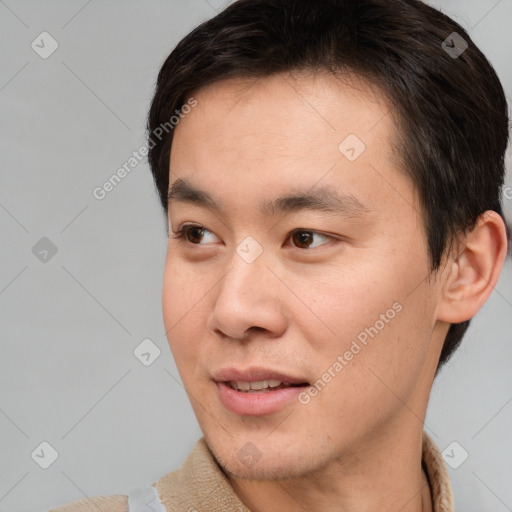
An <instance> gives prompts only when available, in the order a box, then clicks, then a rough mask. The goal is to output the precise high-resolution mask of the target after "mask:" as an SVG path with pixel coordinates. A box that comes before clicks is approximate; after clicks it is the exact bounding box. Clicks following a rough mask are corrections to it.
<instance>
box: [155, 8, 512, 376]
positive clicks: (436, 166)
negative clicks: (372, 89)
mask: <svg viewBox="0 0 512 512" xmlns="http://www.w3.org/2000/svg"><path fill="white" fill-rule="evenodd" d="M454 32H456V33H457V35H454V34H453V33H454ZM460 38H462V39H460ZM443 41H446V42H445V43H443ZM464 42H465V43H464ZM465 44H467V48H466V49H465V51H463V52H462V53H461V54H460V55H458V56H456V54H453V52H451V53H450V51H449V49H450V48H451V49H455V50H457V49H459V50H463V49H464V46H465ZM308 70H309V71H317V70H325V71H328V72H330V73H332V74H334V75H335V76H340V77H341V76H342V75H347V74H349V75H350V74H353V75H357V76H360V77H362V78H363V79H364V80H366V81H367V83H368V84H371V85H373V86H377V87H378V89H379V90H380V91H382V92H383V93H384V94H385V96H386V97H387V99H388V101H389V104H390V106H391V107H392V115H393V118H394V120H395V128H396V136H397V137H396V140H394V141H393V142H394V144H395V146H394V147H395V148H396V149H397V155H398V157H399V160H400V169H401V170H402V172H404V173H405V174H406V175H407V176H409V177H410V178H411V179H412V181H413V183H414V186H415V188H416V190H417V192H418V194H419V198H420V201H421V208H422V211H423V213H424V218H425V228H426V233H427V241H428V253H429V259H430V262H431V269H430V270H431V272H433V271H435V270H437V269H439V267H440V264H441V261H442V256H443V254H444V253H445V251H446V250H447V249H451V248H452V247H453V242H454V241H455V240H456V238H457V236H458V235H460V234H461V233H462V234H465V233H467V230H470V229H472V228H473V227H474V226H475V225H476V221H477V219H478V217H479V216H480V215H481V214H482V213H483V212H485V211H486V210H494V211H495V212H497V213H499V214H500V215H501V216H502V217H503V212H502V209H501V204H500V196H501V189H502V187H503V182H504V176H505V151H506V148H507V143H508V123H509V120H508V111H507V101H506V98H505V93H504V91H503V87H502V85H501V83H500V80H499V79H498V76H497V74H496V72H495V71H494V69H493V67H492V65H491V64H490V63H489V61H488V60H487V59H486V57H485V56H484V55H483V53H482V52H481V51H480V50H479V49H478V48H477V47H476V45H475V44H474V43H473V41H472V40H471V38H470V37H469V35H468V34H467V32H466V31H465V30H464V29H463V28H462V27H461V26H460V25H459V24H458V23H456V22H455V21H454V20H452V19H451V18H450V17H448V16H447V15H445V14H443V13H442V12H440V11H439V10H437V9H434V8H433V7H430V6H429V5H427V4H425V3H423V2H421V1H419V0H322V1H318V0H238V1H235V2H234V3H232V4H230V5H229V6H228V7H226V8H225V9H224V10H223V11H222V12H220V13H219V14H217V15H216V16H215V17H213V18H211V19H209V20H207V21H205V22H204V23H202V24H200V25H199V26H197V27H196V28H195V29H194V30H192V32H190V33H189V34H188V35H186V36H185V37H184V38H183V39H182V40H181V41H180V42H179V43H178V44H177V46H176V47H175V49H174V50H173V51H172V52H171V54H170V55H169V56H168V57H167V59H166V60H165V62H164V64H163V66H162V68H161V70H160V72H159V74H158V79H157V83H156V89H155V95H154V98H153V100H152V103H151V108H150V111H149V114H148V123H147V130H148V137H149V144H148V147H150V149H149V152H148V160H149V164H150V167H151V172H152V174H153V177H154V181H155V185H156V188H157V191H158V194H159V197H160V202H161V205H162V207H163V209H164V211H165V214H166V216H167V214H168V204H167V192H168V187H169V163H170V162H169V157H170V150H171V143H172V137H173V131H172V129H170V130H169V129H166V130H165V132H166V133H165V134H164V135H163V136H159V137H158V141H154V140H153V139H151V137H152V134H154V132H155V130H157V129H158V127H161V126H162V125H165V123H167V125H168V124H169V123H168V121H169V119H170V118H171V117H172V116H173V115H174V114H175V112H176V110H177V109H180V107H181V106H182V105H184V104H185V101H186V98H187V97H188V96H189V95H191V94H193V92H194V91H197V90H199V89H200V88H202V87H204V86H207V85H209V84H212V83H214V82H217V81H220V80H223V79H226V78H230V77H240V78H260V77H266V76H270V75H272V74H275V73H281V72H293V71H308ZM160 132H161V133H162V134H163V130H162V129H160ZM160 132H158V133H160ZM509 229H510V228H509V227H508V226H507V235H508V238H510V231H509ZM469 322H470V321H469V320H468V321H465V322H461V323H457V324H452V325H451V326H450V329H449V331H448V334H447V336H446V339H445V342H444V345H443V349H442V352H441V356H440V360H439V364H438V367H437V371H439V369H440V367H441V366H442V365H443V364H444V363H445V362H446V361H447V360H448V359H449V358H450V357H451V355H452V354H453V352H454V351H455V349H456V348H457V347H458V346H459V344H460V341H461V340H462V337H463V335H464V333H465V332H466V329H467V328H468V326H469ZM436 375H437V372H436Z"/></svg>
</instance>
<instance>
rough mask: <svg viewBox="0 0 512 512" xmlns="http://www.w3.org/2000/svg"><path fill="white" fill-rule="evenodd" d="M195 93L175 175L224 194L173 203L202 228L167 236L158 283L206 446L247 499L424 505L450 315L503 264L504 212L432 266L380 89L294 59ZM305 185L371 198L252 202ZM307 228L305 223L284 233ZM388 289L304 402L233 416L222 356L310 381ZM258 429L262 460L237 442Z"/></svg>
mask: <svg viewBox="0 0 512 512" xmlns="http://www.w3.org/2000/svg"><path fill="white" fill-rule="evenodd" d="M193 96H194V97H195V98H196V99H197V101H198V105H197V106H196V107H195V108H194V109H193V111H192V112H191V113H190V114H188V115H187V116H185V117H184V119H182V120H181V121H180V123H179V125H178V126H176V128H175V132H174V140H173V143H172V148H171V158H170V183H171V184H172V183H173V182H174V181H175V180H176V179H178V178H186V179H188V180H189V181H190V182H192V183H193V184H194V185H195V186H196V187H199V188H201V189H203V190H205V191H208V192H209V193H210V194H211V195H213V196H214V197H215V198H216V199H218V200H219V201H223V202H224V203H225V205H226V209H225V211H223V212H222V213H214V212H212V211H210V210H208V209H205V208H203V207H200V206H197V205H193V204H187V203H183V202H176V203H174V204H173V203H171V205H170V207H169V227H170V229H171V230H176V229H177V228H178V227H179V226H180V225H181V224H183V223H184V222H187V223H188V222H190V223H193V224H196V225H199V226H203V227H204V228H205V229H206V231H205V232H204V233H203V235H201V233H200V232H199V231H198V230H196V231H195V232H193V233H192V234H189V238H190V239H191V240H192V241H193V242H195V243H193V242H191V241H187V239H182V240H178V239H175V238H172V237H171V238H169V244H168V254H167V260H166V264H165V272H164V282H163V292H162V300H163V315H164V324H165V328H166V332H167V337H168V341H169V344H170V348H171V350H172V353H173V356H174V358H175V361H176V365H177V368H178V370H179V373H180V376H181V379H182V381H183V384H184V386H185V388H186V390H187V393H188V395H189V397H190V400H191V404H192V406H193V409H194V412H195V414H196V417H197V420H198V422H199V425H200V427H201V429H202V431H203V434H204V437H205V439H206V441H207V443H208V445H209V447H210V449H211V450H212V452H213V454H214V456H215V457H216V459H217V461H218V462H219V463H220V464H221V466H222V467H223V469H224V471H225V473H226V475H227V476H228V478H229V480H230V482H231V484H232V486H233V487H234V489H235V491H236V493H237V494H238V496H239V497H240V499H241V500H242V501H243V503H244V504H245V505H246V506H247V507H248V508H249V509H250V510H251V511H254V512H259V511H261V512H263V511H266V512H274V511H280V512H288V511H297V510H307V511H310V510H323V511H324V512H330V511H338V512H339V511H340V510H343V511H347V512H348V511H350V512H363V511H373V510H389V511H393V510H396V511H397V512H398V511H400V512H419V511H423V512H426V511H431V510H432V503H431V496H430V489H429V487H428V482H427V480H426V478H425V474H424V473H423V471H422V469H421V447H422V440H421V439H422V438H421V436H422V431H423V426H424V419H425V413H426V408H427V404H428V397H429V394H430V390H431V387H432V383H433V379H434V374H435V370H436V366H437V361H438V359H439V355H440V352H441V348H442V343H443V340H444V338H445V336H446V333H447V331H448V327H449V323H450V322H460V321H462V320H465V319H468V318H471V317H472V316H473V315H474V314H475V313H476V311H477V310H478V309H479V308H480V307H481V305H482V304H483V303H484V302H485V300H486V299H487V297H488V296H489V294H490V293H491V291H492V288H493V287H494V285H495V284H496V282H497V280H498V276H499V272H500V270H501V267H502V265H503V261H504V259H505V254H506V234H505V227H504V224H503V222H502V220H501V218H500V217H499V216H498V215H497V214H495V213H493V212H487V213H486V215H484V216H482V219H481V220H480V222H479V224H478V225H477V226H476V227H475V229H474V230H473V231H472V232H471V233H469V234H468V235H467V237H465V238H463V239H461V242H460V243H459V244H456V246H455V249H454V252H453V254H448V255H446V257H445V259H444V260H443V265H442V268H441V270H440V271H439V272H438V273H437V274H436V275H433V276H430V279H429V278H428V277H429V273H430V261H429V259H428V256H427V242H426V235H425V230H424V223H423V214H422V211H421V207H420V205H419V201H418V198H417V196H416V193H415V188H414V186H413V184H412V182H411V181H410V180H409V178H408V177H406V176H405V175H404V174H403V173H402V172H400V171H399V168H398V163H397V159H396V157H395V155H394V153H393V151H392V146H391V140H392V137H393V135H394V133H395V131H394V130H395V126H394V124H393V120H392V117H391V115H387V114H388V112H389V106H388V103H387V102H386V100H385V98H384V97H383V96H382V95H381V94H379V91H378V90H375V89H374V88H370V87H369V86H367V85H365V84H364V83H363V82H360V81H359V80H357V79H356V78H355V77H351V78H350V80H345V81H341V80H339V79H335V78H333V77H330V76H327V75H322V74H318V75H316V76H313V75H311V74H309V75H308V74H305V73H302V74H301V75H297V74H295V76H293V77H292V76H290V75H288V74H283V75H275V76H273V77H267V78H260V79H258V80H256V81H254V80H243V79H240V78H235V79H228V80H223V81H221V82H217V83H215V84H213V85H211V86H208V87H207V88H203V89H200V90H199V91H197V92H196V93H194V95H193ZM351 133H352V134H356V135H357V137H358V138H359V139H360V140H362V141H363V142H364V144H365V145H366V149H365V151H364V152H363V153H362V154H361V155H360V156H359V157H358V158H357V159H356V160H355V161H349V160H348V159H347V158H345V156H344V155H343V154H342V153H341V152H340V151H339V149H338V145H339V144H340V142H342V141H343V139H344V138H345V137H346V136H347V135H348V134H351ZM298 184H300V185H301V186H304V187H305V188H307V189H313V188H314V187H316V186H318V185H330V186H332V187H335V188H337V189H338V190H340V191H343V192H345V193H349V194H352V195H353V196H356V197H357V198H358V199H359V201H360V202H361V203H363V205H365V206H366V208H367V209H368V212H367V213H365V214H364V215H350V216H346V217H341V216H340V217H334V216H329V215H328V214H326V213H322V212H313V211H307V210H305V211H301V212H295V213H291V214H289V215H287V216H283V215H282V214H277V215H275V216H273V217H267V216H264V215H262V214H261V213H260V212H259V210H258V207H257V205H258V204H259V202H260V201H262V200H263V199H271V198H275V197H277V196H280V195H282V194H285V193H287V192H290V191H292V190H293V189H294V187H296V186H297V185H298ZM297 228H301V229H303V230H305V231H308V232H311V231H313V232H314V233H313V234H312V235H311V236H312V238H311V239H310V240H309V241H307V242H306V243H304V242H303V241H302V242H301V239H300V238H299V239H297V237H291V236H290V232H291V231H292V230H294V229H297ZM315 233H316V234H315ZM326 235H328V236H326ZM247 236H252V237H253V238H254V239H255V240H256V241H257V242H258V243H259V244H260V245H261V247H262V248H263V253H262V254H261V255H260V256H259V257H258V258H257V259H256V260H255V261H254V262H253V263H250V264H248V263H247V262H246V261H244V260H243V259H242V258H241V257H240V256H239V255H238V254H237V252H236V248H237V246H238V245H239V244H240V243H241V242H242V240H244V239H245V238H246V237H247ZM329 236H332V237H333V238H329ZM309 245H311V248H309ZM395 302H398V303H399V304H400V305H401V306H402V309H401V311H400V312H399V313H397V314H396V315H395V316H394V318H393V319H392V320H390V321H389V322H388V323H386V324H385V327H384V328H383V329H382V330H380V332H379V333H378V335H377V336H375V337H374V338H373V339H372V338H369V340H368V343H367V345H366V346H364V348H363V349H362V350H361V351H360V352H359V353H358V354H357V355H356V356H354V358H353V359H352V360H351V361H349V362H348V364H347V365H346V366H344V368H343V369H342V371H340V372H338V373H337V374H336V377H335V378H333V379H332V380H331V381H330V382H329V383H328V384H327V385H326V386H325V387H324V388H323V389H322V390H321V392H319V393H318V394H317V395H316V396H314V397H312V398H311V400H310V402H309V403H308V404H307V405H304V404H301V403H299V402H298V401H295V400H294V401H292V402H291V403H290V404H288V405H287V406H286V407H284V408H282V409H281V410H279V411H278V412H276V413H272V414H268V415H263V416H248V415H244V416H240V415H237V414H234V413H233V412H231V411H229V410H227V409H225V408H224V406H223V405H222V403H221V402H220V400H219V397H218V392H217V387H216V384H215V383H214V382H213V380H212V373H213V372H214V371H216V370H219V369H220V368H224V367H226V366H230V365H232V366H236V367H239V368H242V369H243V368H247V367H249V366H253V365H254V366H264V367H268V368H271V369H273V370H279V371H281V372H283V373H286V374H291V375H294V376H300V377H303V378H304V380H306V381H307V382H309V383H313V382H315V381H317V379H319V378H320V377H321V376H322V374H324V373H325V372H326V371H327V369H328V368H330V367H332V366H333V363H334V362H335V361H336V360H337V357H338V356H339V355H343V354H344V353H345V352H346V351H347V350H349V348H350V346H351V343H352V341H353V340H354V339H356V336H357V335H358V334H359V333H360V332H361V331H363V330H364V329H365V328H367V327H369V326H373V325H374V324H375V322H376V321H377V320H379V318H381V317H380V315H381V314H385V313H386V311H387V310H389V309H390V308H391V307H392V304H393V303H395ZM249 442H250V443H252V444H254V445H255V446H256V447H257V449H258V450H259V452H260V454H261V458H260V459H259V460H258V461H257V462H256V463H255V464H253V465H252V466H248V465H247V464H246V463H244V461H243V460H242V459H241V458H239V457H238V456H237V452H238V451H239V450H241V449H242V448H243V447H244V446H245V445H246V444H247V443H249Z"/></svg>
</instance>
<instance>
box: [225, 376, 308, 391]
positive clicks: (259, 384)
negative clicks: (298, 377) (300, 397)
mask: <svg viewBox="0 0 512 512" xmlns="http://www.w3.org/2000/svg"><path fill="white" fill-rule="evenodd" d="M225 383H226V384H228V385H229V386H231V387H232V388H233V389H235V390H236V391H241V392H242V393H270V392H272V391H277V390H279V389H286V388H297V387H302V386H309V383H307V382H303V383H300V384H292V383H290V382H281V381H280V380H273V379H272V380H259V381H253V382H250V381H243V380H242V381H235V380H230V381H226V382H225Z"/></svg>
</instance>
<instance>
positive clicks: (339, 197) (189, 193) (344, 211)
mask: <svg viewBox="0 0 512 512" xmlns="http://www.w3.org/2000/svg"><path fill="white" fill-rule="evenodd" d="M167 201H168V203H167V204H168V207H169V206H171V204H173V203H176V202H181V203H188V204H193V205H196V206H202V207H204V208H207V209H209V210H211V211H213V212H221V211H223V210H224V208H225V205H224V203H223V202H221V201H218V200H216V199H214V198H213V197H212V196H211V195H210V194H209V193H208V192H206V191H204V190H200V189H199V188H197V187H195V186H194V185H192V184H191V183H190V182H189V181H187V180H186V179H183V178H178V179H177V180H176V181H174V183H173V184H172V185H171V186H170V187H169V193H168V195H167ZM301 210H313V211H315V210H316V211H321V212H326V213H330V214H335V215H337V216H356V215H361V214H365V213H369V212H370V209H369V208H367V207H366V206H365V205H364V204H363V203H361V201H359V199H357V197H355V196H353V195H352V194H346V193H344V192H338V191H336V190H335V189H334V188H333V187H332V186H326V185H323V186H315V187H314V188H313V189H312V190H294V191H293V193H291V194H287V195H284V196H281V197H278V198H276V199H270V200H265V201H263V202H262V203H260V212H261V213H262V214H263V215H267V216H272V215H275V214H276V213H284V214H288V213H292V212H298V211H301Z"/></svg>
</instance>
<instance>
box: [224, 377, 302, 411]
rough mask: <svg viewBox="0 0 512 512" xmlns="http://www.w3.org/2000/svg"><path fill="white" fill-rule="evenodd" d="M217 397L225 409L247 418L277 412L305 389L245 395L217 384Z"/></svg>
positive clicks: (297, 388) (229, 387)
mask: <svg viewBox="0 0 512 512" xmlns="http://www.w3.org/2000/svg"><path fill="white" fill-rule="evenodd" d="M216 384H217V389H218V391H219V397H220V400H221V402H222V404H223V405H224V407H226V409H229V410H230V411H232V412H234V413H236V414H244V415H247V416H261V415H263V414H271V413H273V412H277V411H279V410H280V409H281V408H282V407H284V406H285V405H286V404H288V403H289V402H291V401H292V400H294V399H297V396H298V395H299V394H300V393H301V392H302V391H304V389H306V388H307V386H306V385H304V386H294V387H289V388H281V389H276V390H275V391H263V392H260V393H246V392H244V391H237V390H236V389H233V388H232V387H231V386H230V385H229V384H228V383H227V382H217V383H216Z"/></svg>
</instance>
